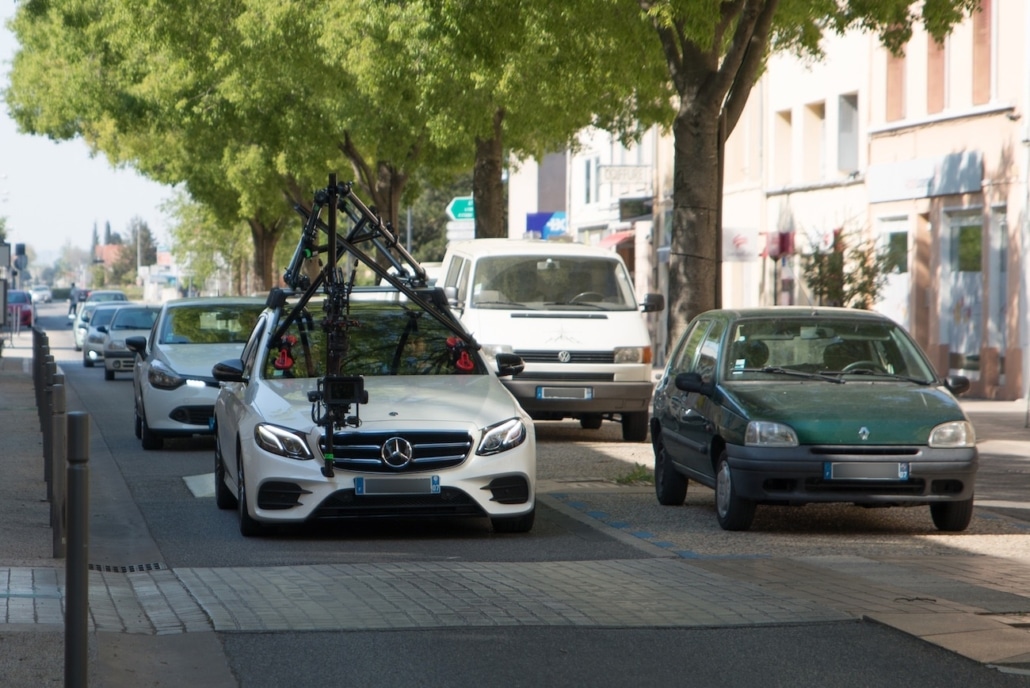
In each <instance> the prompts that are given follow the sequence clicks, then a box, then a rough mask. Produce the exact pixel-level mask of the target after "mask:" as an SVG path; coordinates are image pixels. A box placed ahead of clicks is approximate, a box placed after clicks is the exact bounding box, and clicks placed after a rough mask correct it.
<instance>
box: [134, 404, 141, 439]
mask: <svg viewBox="0 0 1030 688" xmlns="http://www.w3.org/2000/svg"><path fill="white" fill-rule="evenodd" d="M133 416H134V418H133V428H132V431H133V434H135V435H136V439H138V440H141V439H143V421H142V420H140V417H139V409H135V410H134V412H133Z"/></svg>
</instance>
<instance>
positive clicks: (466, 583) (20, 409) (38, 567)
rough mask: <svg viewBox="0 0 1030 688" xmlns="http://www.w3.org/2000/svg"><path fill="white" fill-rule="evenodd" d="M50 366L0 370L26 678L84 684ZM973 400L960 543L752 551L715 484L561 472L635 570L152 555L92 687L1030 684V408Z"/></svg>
mask: <svg viewBox="0 0 1030 688" xmlns="http://www.w3.org/2000/svg"><path fill="white" fill-rule="evenodd" d="M12 343H13V346H12ZM52 353H54V355H55V358H61V357H63V359H64V365H79V364H78V363H77V358H76V356H78V354H75V353H74V352H70V351H68V350H64V351H62V352H58V351H57V350H56V349H55V350H54V351H53V352H52ZM31 356H32V351H31V334H30V333H23V334H22V335H19V336H18V337H16V338H15V340H14V341H13V342H11V341H10V340H9V341H8V344H7V346H6V347H5V349H4V351H3V356H2V358H0V410H2V414H0V418H3V419H4V425H5V428H6V431H5V432H4V434H3V439H2V441H0V470H2V475H3V480H2V481H0V518H2V519H3V523H4V524H5V525H4V528H3V529H2V530H0V532H2V533H3V535H2V536H0V581H2V583H0V591H2V593H3V594H2V599H3V607H2V608H3V610H4V613H3V616H2V617H0V685H3V686H42V685H59V684H61V683H62V682H63V681H64V680H65V674H64V670H65V640H66V637H65V627H64V605H65V603H66V602H67V601H68V600H67V592H68V591H67V589H66V586H65V570H64V566H65V564H66V560H65V559H63V558H57V557H55V556H54V547H55V544H54V536H53V533H54V531H53V529H52V528H51V527H50V505H49V502H48V500H47V485H46V481H45V480H44V467H43V460H42V456H43V442H42V435H41V432H40V429H41V426H40V417H39V414H38V411H37V409H36V406H35V392H34V389H33V381H32V377H31V370H32V368H31V360H32V359H31ZM963 405H964V406H965V407H966V410H967V412H968V413H969V415H970V417H971V418H972V420H973V422H974V425H975V426H976V429H977V436H978V442H979V444H980V449H981V456H982V459H983V460H984V461H991V462H993V463H994V467H995V468H996V469H997V470H993V471H992V472H991V476H993V477H992V478H991V479H990V480H989V481H987V482H984V483H981V484H980V485H979V487H978V499H977V505H976V511H975V515H974V520H973V523H972V524H971V527H970V529H969V531H968V537H964V536H955V535H941V534H937V533H936V532H935V531H934V530H933V528H932V524H930V523H929V516H928V514H925V513H922V512H923V511H924V510H916V509H906V510H891V512H892V513H891V516H890V518H887V519H884V518H882V512H879V510H877V512H878V515H879V516H880V517H879V518H877V519H873V518H870V519H869V520H868V521H867V522H865V521H862V520H861V515H860V516H858V517H855V516H854V515H853V514H849V519H850V525H849V526H848V527H849V528H851V529H852V530H854V529H855V527H856V526H855V519H856V518H858V520H859V525H858V531H857V532H858V533H859V535H860V537H861V538H862V540H863V549H862V553H861V556H857V555H854V554H848V555H841V554H840V551H839V549H838V546H839V542H840V537H841V535H840V532H839V531H840V530H841V526H840V524H839V514H838V512H836V511H834V510H832V509H828V510H826V512H825V515H824V514H823V512H816V517H815V518H812V519H810V520H809V521H808V525H807V526H806V528H807V529H808V530H807V532H806V531H804V530H803V531H802V532H801V533H800V537H791V538H785V537H783V536H782V532H781V531H782V528H781V527H780V525H781V523H782V520H783V519H785V518H788V516H786V515H784V514H782V513H780V511H779V510H776V509H769V510H767V511H762V510H760V512H759V516H758V518H756V522H755V526H754V528H753V531H754V532H750V533H748V534H747V535H746V537H747V538H748V541H747V546H748V549H749V551H750V552H753V554H749V555H748V556H746V557H741V556H739V555H738V554H737V552H738V551H739V549H740V542H741V541H740V538H739V534H737V536H732V535H728V534H726V533H724V532H722V531H720V530H719V529H718V527H717V526H716V525H714V518H713V517H712V515H711V513H710V511H708V510H706V508H705V506H704V505H707V504H710V502H711V493H710V491H707V490H704V489H699V488H697V486H695V485H692V486H691V492H690V494H689V496H688V505H687V506H688V507H691V506H692V505H693V507H694V508H688V509H662V508H656V507H655V502H654V498H653V490H652V488H650V487H648V486H634V485H620V484H616V483H614V482H613V481H611V480H610V479H608V476H604V475H600V476H598V475H590V474H589V473H587V474H584V475H575V474H571V473H570V474H569V475H568V476H565V477H559V478H557V479H549V480H545V481H542V482H541V484H540V486H539V490H540V493H541V494H540V499H541V502H542V503H543V504H545V505H546V506H547V507H548V508H550V509H553V510H555V511H556V512H558V513H560V514H562V515H563V516H566V517H569V518H571V519H575V520H577V521H579V522H581V523H584V524H587V525H589V526H590V527H591V528H596V529H601V530H602V531H604V532H606V533H608V534H610V536H611V537H612V538H614V539H616V540H618V541H619V542H620V543H622V544H624V545H627V546H629V547H632V548H633V549H634V551H635V555H634V556H633V557H631V558H620V559H614V560H604V561H560V562H554V561H519V562H460V563H457V562H453V563H452V562H446V561H442V562H439V561H438V562H426V563H400V562H399V563H393V564H376V563H342V562H341V563H332V564H325V565H317V566H306V567H304V568H303V570H302V571H298V570H297V568H296V567H287V566H280V567H277V566H263V567H249V566H224V567H218V568H210V567H201V566H182V567H178V566H177V567H166V566H162V565H160V563H159V561H158V560H159V559H160V557H159V555H157V554H154V556H151V553H149V552H147V553H146V554H144V555H141V557H140V559H139V562H140V565H138V566H136V565H129V566H127V567H126V566H115V567H106V570H105V567H102V566H101V567H97V568H95V569H94V570H91V571H90V572H89V617H90V618H89V639H88V667H89V670H88V673H89V676H90V682H89V685H93V686H140V685H142V686H190V687H191V688H197V687H199V686H216V687H221V686H236V685H239V686H247V687H248V688H249V687H251V686H266V685H267V686H284V685H302V684H310V683H319V684H325V683H327V682H330V683H333V681H332V680H328V677H339V676H341V675H343V676H347V677H349V679H350V680H349V681H343V682H340V681H339V679H337V681H336V682H335V685H369V684H371V683H372V682H373V681H374V682H375V683H377V684H378V685H382V686H394V685H396V686H401V685H426V686H437V685H452V684H455V683H464V684H470V685H477V686H494V685H496V686H516V685H563V686H565V685H594V686H607V685H611V686H617V685H627V684H628V683H630V679H629V677H631V676H638V677H639V678H640V680H642V681H643V682H645V683H647V684H656V683H658V682H662V683H668V684H674V685H678V684H683V683H689V684H690V685H700V686H724V685H725V686H736V685H745V684H756V683H762V684H763V685H785V686H786V685H792V686H801V685H805V686H817V685H819V686H821V685H837V686H865V685H877V686H895V685H896V686H942V685H956V686H957V685H962V686H981V685H982V686H1009V685H1012V686H1030V630H1028V629H1030V523H1028V519H1030V499H1028V497H1027V494H1028V492H1027V489H1028V488H1030V429H1027V427H1026V417H1027V416H1026V404H1024V403H1021V402H991V401H980V400H967V401H964V402H963ZM73 408H74V401H73V400H69V409H73ZM588 450H589V451H592V452H595V453H597V454H603V453H604V452H605V451H606V449H605V446H604V445H603V443H598V444H597V445H591V446H590V447H588ZM647 454H648V452H647V448H646V446H645V445H642V447H641V451H640V453H639V460H640V461H641V463H644V464H646V463H647V461H648V458H647ZM635 456H636V455H634V457H633V458H635ZM631 460H632V459H631ZM984 495H986V496H984ZM94 497H96V495H94ZM895 511H896V512H897V513H896V514H895V513H893V512H895ZM795 534H796V533H795ZM532 535H533V534H531V535H530V537H532ZM151 561H154V562H155V565H154V566H150V565H149V562H151ZM319 579H324V580H326V581H332V583H333V584H332V585H324V586H320V585H311V584H310V583H311V581H312V580H315V581H317V580H319ZM427 631H429V632H427ZM398 649H402V651H401V652H398ZM498 655H500V656H503V658H504V661H503V663H502V662H499V661H498V659H497V658H498ZM727 656H729V657H731V658H732V661H727V659H726V657H727ZM716 658H718V659H717V661H712V660H716ZM342 666H345V667H346V668H345V669H341V667H342ZM927 667H930V668H931V669H932V670H931V671H927Z"/></svg>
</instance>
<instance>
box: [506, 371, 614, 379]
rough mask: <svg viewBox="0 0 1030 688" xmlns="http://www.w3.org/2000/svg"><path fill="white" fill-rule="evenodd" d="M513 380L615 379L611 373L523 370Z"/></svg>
mask: <svg viewBox="0 0 1030 688" xmlns="http://www.w3.org/2000/svg"><path fill="white" fill-rule="evenodd" d="M513 379H515V380H519V381H522V382H525V381H537V382H611V381H613V380H614V379H615V375H613V374H611V373H563V372H556V373H551V372H540V371H536V370H532V371H526V370H524V371H522V372H521V373H519V374H518V375H514V376H513Z"/></svg>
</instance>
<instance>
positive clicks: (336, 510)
mask: <svg viewBox="0 0 1030 688" xmlns="http://www.w3.org/2000/svg"><path fill="white" fill-rule="evenodd" d="M484 515H485V514H484V512H483V510H482V509H481V508H480V507H479V505H478V504H477V503H476V501H475V500H474V499H472V498H471V497H469V496H468V495H467V494H465V493H464V492H462V491H461V490H459V489H457V488H454V487H444V488H441V489H440V494H435V495H434V494H403V495H361V496H358V495H356V494H354V490H340V491H338V492H334V493H333V494H331V495H329V497H328V498H327V499H326V500H325V501H324V502H322V504H321V505H319V507H318V509H316V510H315V513H314V514H313V515H312V518H317V519H343V518H377V517H410V516H484Z"/></svg>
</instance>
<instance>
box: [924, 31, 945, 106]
mask: <svg viewBox="0 0 1030 688" xmlns="http://www.w3.org/2000/svg"><path fill="white" fill-rule="evenodd" d="M944 66H945V61H944V43H938V42H937V41H935V40H934V38H933V36H928V37H927V48H926V112H927V114H929V115H935V114H937V113H938V112H941V111H942V110H944V85H945V79H944V76H945V74H944Z"/></svg>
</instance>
